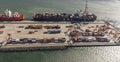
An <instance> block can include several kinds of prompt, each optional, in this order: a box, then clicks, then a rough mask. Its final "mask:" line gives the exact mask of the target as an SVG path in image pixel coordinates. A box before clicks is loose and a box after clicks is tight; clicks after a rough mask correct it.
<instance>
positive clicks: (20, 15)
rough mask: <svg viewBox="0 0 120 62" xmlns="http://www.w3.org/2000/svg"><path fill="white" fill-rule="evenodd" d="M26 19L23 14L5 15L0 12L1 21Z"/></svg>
mask: <svg viewBox="0 0 120 62" xmlns="http://www.w3.org/2000/svg"><path fill="white" fill-rule="evenodd" d="M22 20H24V16H23V15H22V14H18V15H17V16H16V17H5V16H3V14H0V21H22Z"/></svg>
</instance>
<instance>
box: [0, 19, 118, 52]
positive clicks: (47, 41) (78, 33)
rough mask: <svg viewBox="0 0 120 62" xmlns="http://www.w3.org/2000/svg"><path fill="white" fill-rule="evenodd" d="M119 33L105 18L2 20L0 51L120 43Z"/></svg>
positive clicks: (0, 24) (0, 25)
mask: <svg viewBox="0 0 120 62" xmlns="http://www.w3.org/2000/svg"><path fill="white" fill-rule="evenodd" d="M8 34H10V36H8ZM119 34H120V32H119V30H118V29H116V28H114V26H113V25H111V24H110V23H108V22H104V21H100V22H87V23H82V22H81V23H71V22H58V23H57V22H50V23H48V22H31V21H24V22H23V21H21V22H17V21H15V22H0V46H1V47H0V51H29V50H56V49H66V48H69V47H85V46H87V47H89V46H120V36H119ZM6 37H7V39H6ZM9 38H10V39H9Z"/></svg>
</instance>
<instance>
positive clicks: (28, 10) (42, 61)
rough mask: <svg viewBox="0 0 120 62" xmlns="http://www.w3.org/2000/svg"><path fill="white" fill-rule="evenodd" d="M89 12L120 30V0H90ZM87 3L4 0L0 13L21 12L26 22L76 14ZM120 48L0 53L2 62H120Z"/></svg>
mask: <svg viewBox="0 0 120 62" xmlns="http://www.w3.org/2000/svg"><path fill="white" fill-rule="evenodd" d="M88 1H89V3H88V7H89V8H88V11H89V12H91V13H95V14H96V15H97V16H98V20H106V21H109V22H111V23H113V24H114V25H115V26H116V27H117V28H118V29H119V28H120V25H119V23H120V19H119V18H120V0H88ZM84 7H85V0H1V1H0V13H2V12H4V10H5V9H11V11H13V12H15V11H18V12H20V13H22V14H24V15H25V17H26V19H32V15H33V14H34V13H35V12H41V13H43V12H56V13H57V12H66V13H75V12H76V10H78V9H80V10H84ZM119 51H120V46H102V47H98V46H97V47H72V48H68V49H65V50H52V51H31V52H29V51H26V52H0V62H119V61H120V52H119Z"/></svg>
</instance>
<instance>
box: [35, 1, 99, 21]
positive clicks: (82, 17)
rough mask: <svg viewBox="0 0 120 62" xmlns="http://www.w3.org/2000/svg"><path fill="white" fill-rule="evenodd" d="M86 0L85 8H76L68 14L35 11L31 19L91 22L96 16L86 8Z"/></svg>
mask: <svg viewBox="0 0 120 62" xmlns="http://www.w3.org/2000/svg"><path fill="white" fill-rule="evenodd" d="M87 2H88V1H87V0H86V7H85V10H84V11H82V10H77V12H76V13H73V14H68V13H54V12H53V13H48V12H46V13H36V14H34V16H33V20H36V21H79V22H82V21H87V22H92V21H95V20H96V19H97V16H96V15H95V14H93V13H88V11H87V9H88V6H87Z"/></svg>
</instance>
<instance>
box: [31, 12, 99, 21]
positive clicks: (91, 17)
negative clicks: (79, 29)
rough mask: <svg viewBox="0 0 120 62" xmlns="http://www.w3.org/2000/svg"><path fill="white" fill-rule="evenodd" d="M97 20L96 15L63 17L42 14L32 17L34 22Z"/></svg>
mask: <svg viewBox="0 0 120 62" xmlns="http://www.w3.org/2000/svg"><path fill="white" fill-rule="evenodd" d="M96 19H97V16H96V15H87V16H78V15H76V14H75V15H74V16H73V17H71V14H65V15H49V16H48V15H43V14H36V15H35V16H33V20H35V21H81V22H82V21H87V22H90V21H95V20H96Z"/></svg>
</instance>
